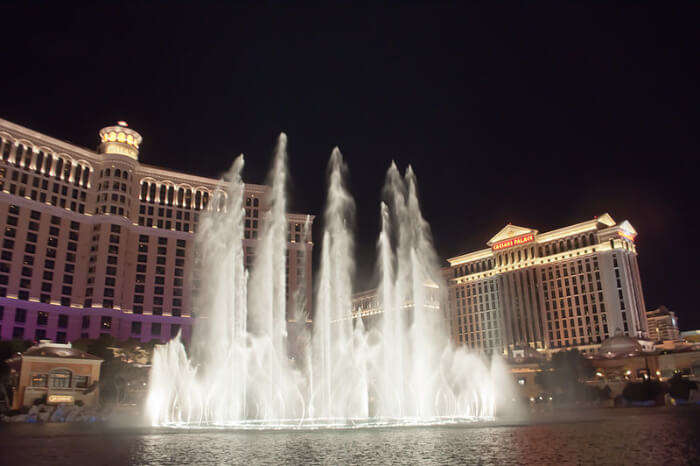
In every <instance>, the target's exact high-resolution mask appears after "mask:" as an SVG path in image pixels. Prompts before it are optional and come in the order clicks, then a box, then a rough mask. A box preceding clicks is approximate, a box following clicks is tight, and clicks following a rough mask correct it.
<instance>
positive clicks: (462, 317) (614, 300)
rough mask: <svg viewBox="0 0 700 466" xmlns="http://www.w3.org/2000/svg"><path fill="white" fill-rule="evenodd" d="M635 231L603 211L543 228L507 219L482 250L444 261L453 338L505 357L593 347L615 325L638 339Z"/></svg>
mask: <svg viewBox="0 0 700 466" xmlns="http://www.w3.org/2000/svg"><path fill="white" fill-rule="evenodd" d="M636 234H637V232H636V231H635V229H634V228H633V227H632V225H631V224H630V223H629V222H628V221H624V222H621V223H619V224H618V223H616V222H615V221H614V220H613V219H612V217H611V216H610V215H608V214H604V215H602V216H600V217H597V218H594V219H592V220H588V221H585V222H582V223H578V224H575V225H571V226H567V227H564V228H559V229H557V230H553V231H549V232H546V233H539V232H538V231H537V230H534V229H531V228H524V227H519V226H515V225H506V226H505V227H504V228H503V229H501V231H499V232H498V233H497V234H496V235H495V236H494V237H493V238H491V239H490V240H489V241H488V242H487V243H486V244H487V245H488V248H487V249H482V250H479V251H475V252H470V253H467V254H463V255H460V256H456V257H452V258H450V259H448V262H449V264H450V267H449V270H448V271H447V274H448V277H449V278H448V279H449V282H448V284H449V292H448V301H449V302H448V306H449V312H450V315H451V322H452V335H453V338H454V340H455V342H457V343H459V344H464V345H467V346H468V347H470V348H474V349H478V350H481V351H485V352H487V353H493V352H496V353H502V354H506V355H511V356H512V355H513V354H514V352H517V351H519V350H521V349H522V348H524V347H530V348H533V349H535V350H537V351H558V350H561V349H569V348H577V349H579V350H581V351H583V352H591V351H595V350H596V349H597V348H598V346H600V344H601V343H602V341H603V340H604V339H606V338H608V337H610V336H612V335H614V334H615V332H616V329H619V330H620V331H621V332H622V333H624V334H625V335H630V336H633V337H636V338H641V337H645V336H646V334H647V318H646V312H645V306H644V296H643V292H642V283H641V278H640V275H639V266H638V264H637V248H636V246H635V243H634V239H635V236H636Z"/></svg>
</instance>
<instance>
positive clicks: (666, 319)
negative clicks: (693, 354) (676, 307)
mask: <svg viewBox="0 0 700 466" xmlns="http://www.w3.org/2000/svg"><path fill="white" fill-rule="evenodd" d="M647 323H648V326H649V338H651V339H652V340H654V341H657V342H661V341H669V340H671V341H678V340H680V339H681V334H680V330H679V329H678V318H677V317H676V314H675V313H674V312H673V311H669V310H668V308H667V307H666V306H659V308H658V309H654V310H651V311H647Z"/></svg>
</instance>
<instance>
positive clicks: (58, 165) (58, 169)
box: [54, 157, 63, 180]
mask: <svg viewBox="0 0 700 466" xmlns="http://www.w3.org/2000/svg"><path fill="white" fill-rule="evenodd" d="M62 171H63V159H62V158H61V157H59V158H58V160H56V171H55V172H54V177H55V178H56V179H57V180H60V179H61V172H62Z"/></svg>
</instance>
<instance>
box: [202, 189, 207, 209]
mask: <svg viewBox="0 0 700 466" xmlns="http://www.w3.org/2000/svg"><path fill="white" fill-rule="evenodd" d="M208 204H209V193H208V192H206V191H205V192H204V195H202V209H206V208H207V205H208Z"/></svg>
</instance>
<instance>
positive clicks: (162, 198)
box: [158, 184, 166, 205]
mask: <svg viewBox="0 0 700 466" xmlns="http://www.w3.org/2000/svg"><path fill="white" fill-rule="evenodd" d="M165 189H166V188H165V185H164V184H162V185H160V191H159V194H160V198H159V199H158V202H159V204H160V205H163V204H165Z"/></svg>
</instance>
